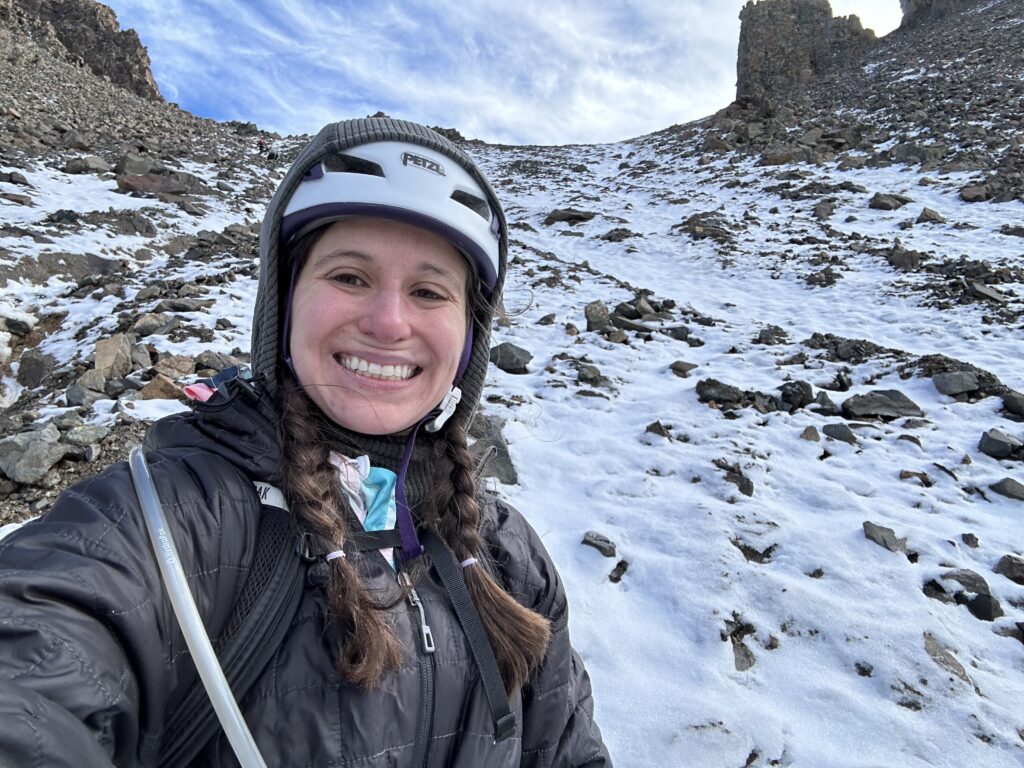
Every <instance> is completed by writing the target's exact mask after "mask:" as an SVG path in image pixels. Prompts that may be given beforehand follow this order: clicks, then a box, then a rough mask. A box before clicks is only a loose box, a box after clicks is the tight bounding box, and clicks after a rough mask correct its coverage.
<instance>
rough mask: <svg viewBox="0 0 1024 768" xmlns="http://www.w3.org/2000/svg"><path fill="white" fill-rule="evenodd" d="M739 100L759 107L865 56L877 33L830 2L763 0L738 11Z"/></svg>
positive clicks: (819, 0) (817, 0)
mask: <svg viewBox="0 0 1024 768" xmlns="http://www.w3.org/2000/svg"><path fill="white" fill-rule="evenodd" d="M740 22H741V24H740V41H739V51H738V56H737V61H736V74H737V82H736V100H737V101H739V102H744V101H747V102H754V103H761V102H764V101H765V100H767V99H773V98H776V97H778V96H780V95H782V94H785V93H788V92H790V91H792V90H793V89H794V88H797V87H799V86H801V85H804V84H807V83H809V82H810V81H812V80H813V79H815V78H817V77H818V76H820V75H822V74H825V73H827V72H832V71H835V70H837V69H838V68H840V67H842V66H843V65H844V64H845V63H846V62H848V61H850V60H852V59H856V58H859V57H861V56H863V54H864V53H866V52H867V51H868V50H870V48H871V47H872V46H873V45H874V43H875V33H874V32H872V31H871V30H869V29H868V30H866V29H864V28H863V27H862V26H861V23H860V20H859V19H858V18H857V17H856V16H846V17H839V18H835V17H833V16H832V7H831V5H829V3H828V0H761V2H754V1H753V0H751V2H748V3H747V4H746V6H744V8H743V10H742V11H740Z"/></svg>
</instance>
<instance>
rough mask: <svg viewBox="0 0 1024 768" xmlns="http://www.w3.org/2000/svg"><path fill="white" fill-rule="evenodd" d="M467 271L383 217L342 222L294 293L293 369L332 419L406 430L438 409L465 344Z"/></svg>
mask: <svg viewBox="0 0 1024 768" xmlns="http://www.w3.org/2000/svg"><path fill="white" fill-rule="evenodd" d="M468 269H469V267H468V265H467V264H466V262H465V259H464V258H463V257H462V255H461V254H460V253H459V252H458V251H457V250H455V248H454V247H453V246H452V245H451V244H450V243H449V242H448V241H447V240H445V239H444V238H442V237H440V236H439V235H435V234H434V233H433V232H429V231H427V230H425V229H420V228H419V227H413V226H411V225H409V224H402V223H399V222H395V221H388V220H386V219H370V218H358V219H349V220H346V221H339V222H336V223H334V224H332V225H331V226H330V227H328V229H327V231H326V232H325V233H324V234H323V236H322V237H320V239H319V240H317V242H316V243H315V244H314V245H313V247H312V249H310V252H309V254H308V256H307V257H306V262H305V264H304V266H303V267H302V271H301V272H300V273H299V277H298V280H297V281H296V284H295V290H294V292H293V295H292V308H291V334H290V337H289V338H290V344H291V355H292V366H293V369H294V371H295V375H296V376H297V377H298V380H299V383H300V384H301V385H302V387H303V388H304V389H305V391H306V394H308V395H309V397H310V398H311V399H312V400H313V402H314V403H316V404H317V405H318V406H319V407H320V410H321V411H323V412H324V413H325V414H326V415H327V416H328V417H329V418H330V419H331V420H332V421H334V422H335V423H336V424H339V425H340V426H342V427H345V428H347V429H351V430H353V431H356V432H362V433H363V434H368V435H386V434H392V433H396V432H402V431H404V430H406V429H408V428H409V427H411V426H413V425H414V424H415V423H416V422H418V421H419V420H420V419H422V418H423V417H424V416H426V415H427V413H429V412H430V411H431V410H432V409H433V408H434V407H436V406H437V405H438V404H439V403H440V402H441V399H442V398H443V397H444V396H445V394H446V393H447V392H448V389H449V387H451V385H452V380H453V379H454V378H455V373H456V371H457V369H458V366H459V359H460V357H461V355H462V348H463V345H464V344H465V340H466V316H467V302H468V297H467V295H466V285H467V277H468Z"/></svg>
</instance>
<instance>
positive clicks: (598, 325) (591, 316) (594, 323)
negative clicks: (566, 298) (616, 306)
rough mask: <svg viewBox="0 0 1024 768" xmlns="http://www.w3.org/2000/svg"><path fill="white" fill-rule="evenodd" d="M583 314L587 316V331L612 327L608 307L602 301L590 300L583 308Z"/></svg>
mask: <svg viewBox="0 0 1024 768" xmlns="http://www.w3.org/2000/svg"><path fill="white" fill-rule="evenodd" d="M583 314H584V316H586V318H587V330H588V331H603V330H606V329H608V328H611V327H612V319H611V316H610V315H609V314H608V307H606V306H605V305H604V302H602V301H592V302H590V303H589V304H587V306H585V307H584V308H583Z"/></svg>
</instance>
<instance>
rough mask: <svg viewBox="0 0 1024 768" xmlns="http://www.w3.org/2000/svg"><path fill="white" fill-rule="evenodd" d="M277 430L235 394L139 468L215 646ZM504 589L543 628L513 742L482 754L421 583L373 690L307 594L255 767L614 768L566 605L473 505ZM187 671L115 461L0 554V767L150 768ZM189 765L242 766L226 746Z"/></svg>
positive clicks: (387, 581)
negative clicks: (334, 641) (545, 637)
mask: <svg viewBox="0 0 1024 768" xmlns="http://www.w3.org/2000/svg"><path fill="white" fill-rule="evenodd" d="M275 434H276V433H275V430H274V427H273V425H272V424H271V423H270V422H269V421H268V420H267V418H266V417H265V416H263V415H261V414H260V412H258V411H257V409H256V408H255V407H254V406H253V404H251V403H248V402H246V401H245V400H244V399H243V398H241V397H235V398H232V399H231V400H229V401H227V402H221V403H220V404H215V405H210V404H206V405H200V406H197V408H196V409H195V410H194V411H193V412H192V413H189V414H185V415H181V416H175V417H170V418H167V419H164V420H162V421H160V422H157V423H156V424H155V425H154V426H153V428H152V429H151V430H150V434H149V436H148V437H147V445H148V447H149V448H150V451H151V452H150V454H149V462H150V466H151V469H152V472H153V477H154V480H155V482H156V486H157V489H158V491H159V494H160V497H161V499H162V501H163V505H164V508H165V510H166V512H167V514H168V516H169V518H170V519H171V525H172V528H173V535H174V538H175V541H176V542H177V545H178V548H179V550H180V555H181V560H182V564H183V566H184V569H185V573H186V575H187V576H188V578H189V581H190V585H191V587H192V589H193V593H194V594H195V595H196V602H197V605H198V606H199V609H200V612H201V613H202V615H203V619H204V622H205V624H206V627H207V629H208V630H209V631H210V634H211V635H212V636H217V635H218V634H219V633H220V631H221V629H222V628H223V627H224V625H225V622H226V621H227V619H228V618H229V616H230V614H231V609H232V606H233V604H234V601H235V599H236V598H237V596H238V594H239V592H240V590H241V588H242V585H243V584H244V582H245V580H246V575H247V573H248V569H249V568H250V566H251V559H252V552H253V549H254V543H255V540H256V536H257V533H258V531H257V526H256V525H255V522H256V521H257V520H258V519H259V514H260V502H259V499H258V497H257V494H256V491H255V487H254V485H253V482H254V481H263V482H268V483H271V484H277V480H278V478H277V476H276V472H277V465H278V446H277V441H276V439H275ZM483 534H484V538H485V541H486V542H487V545H488V547H489V550H490V554H491V555H492V558H493V566H492V567H493V568H494V569H495V571H496V575H497V577H498V578H499V579H500V580H501V583H503V584H504V585H505V587H506V588H507V589H508V590H509V592H510V593H511V594H512V595H514V596H515V597H516V599H518V600H519V601H520V602H522V603H523V604H524V605H527V606H529V607H531V608H533V609H535V610H537V611H539V612H540V613H542V614H543V615H545V616H547V617H548V618H549V619H550V620H551V622H552V628H553V634H552V641H551V646H550V649H549V650H548V654H547V657H546V658H545V661H544V663H543V664H542V666H541V667H540V669H539V670H538V671H537V672H536V674H535V675H534V676H533V677H532V679H531V680H530V681H529V682H528V684H527V685H526V686H525V688H524V689H523V690H522V692H521V693H520V694H519V695H518V696H517V697H516V699H515V700H514V701H513V702H512V704H513V711H514V712H515V713H516V717H517V721H518V723H519V729H518V731H517V733H516V734H515V736H514V737H512V738H510V739H507V740H505V741H502V742H500V743H497V744H496V743H495V742H494V737H493V734H494V728H493V723H492V721H491V718H490V712H489V709H488V706H487V702H486V698H485V695H484V691H483V687H482V686H481V684H480V681H479V675H478V672H477V668H476V666H475V664H474V663H473V661H472V659H471V656H470V651H469V648H468V645H467V642H466V638H465V636H464V634H463V632H462V630H461V628H460V626H459V623H458V621H457V619H456V617H455V615H454V613H453V611H452V609H451V606H450V602H449V600H448V598H447V596H446V594H445V592H444V590H443V589H442V588H441V587H440V586H439V584H438V583H437V582H436V581H435V577H434V576H432V575H431V576H429V577H424V578H423V579H422V580H421V582H420V583H419V584H418V585H417V591H418V593H419V595H420V598H421V600H422V602H423V604H424V609H425V615H426V620H427V622H428V623H429V625H430V627H431V629H432V631H433V638H434V642H435V645H436V649H437V650H436V652H435V653H433V654H425V653H424V652H423V651H422V649H421V647H420V643H419V637H420V635H419V633H418V623H417V613H416V611H415V610H414V609H413V607H412V606H410V605H409V603H408V602H401V603H399V604H398V605H397V606H396V607H395V608H393V609H392V610H391V619H392V620H393V622H394V625H395V627H396V630H397V633H398V636H399V637H400V638H402V639H403V641H404V643H405V646H406V654H405V656H406V660H405V664H404V665H403V667H402V668H401V669H400V670H398V671H397V672H396V673H394V674H392V675H390V676H387V677H385V679H384V680H383V681H382V683H381V684H380V685H379V687H377V688H376V689H374V690H372V691H363V690H361V689H358V688H355V687H353V686H351V685H349V684H346V683H345V681H343V680H342V679H340V678H339V676H338V674H337V673H336V672H335V670H334V667H333V663H332V656H331V650H330V648H331V638H330V637H329V636H328V635H327V633H326V631H325V626H326V622H325V619H324V615H325V596H324V593H323V590H322V588H321V587H318V586H316V585H315V583H314V584H310V585H307V587H306V589H305V592H304V594H303V597H302V600H301V603H300V605H299V608H298V611H297V613H296V615H295V617H294V619H293V621H292V623H291V626H290V628H289V630H288V634H287V636H286V637H285V640H284V642H283V643H282V645H281V646H280V648H279V649H278V651H277V653H276V654H275V656H274V657H273V658H272V660H271V662H270V664H269V665H268V666H267V668H266V669H265V670H264V672H263V673H262V675H261V676H260V677H259V679H258V680H257V681H256V684H255V685H254V686H253V687H252V688H251V689H250V690H249V692H248V693H247V694H246V695H245V696H244V697H243V699H242V701H241V709H242V712H243V714H244V716H245V718H246V720H247V722H248V724H249V727H250V729H251V730H252V732H253V736H254V737H255V739H256V743H257V744H258V746H259V748H260V751H261V752H262V754H263V756H264V759H265V760H266V763H267V765H268V766H270V767H271V768H279V767H283V766H358V767H359V768H378V767H381V768H382V767H383V766H412V765H415V764H420V765H425V766H453V767H457V768H483V767H484V766H520V765H521V766H610V765H611V761H610V759H609V757H608V753H607V751H606V749H605V747H604V745H603V743H602V741H601V735H600V732H599V730H598V728H597V725H596V724H595V723H594V721H593V717H592V715H593V703H592V700H591V693H590V683H589V679H588V677H587V673H586V670H585V669H584V667H583V664H582V662H581V661H580V659H579V657H578V656H577V655H576V653H575V651H574V650H573V649H572V647H571V645H570V642H569V633H568V629H567V619H568V611H567V606H566V597H565V592H564V589H563V586H562V583H561V581H560V580H559V577H558V573H557V572H556V570H555V567H554V565H553V563H552V562H551V558H550V557H549V556H548V554H547V552H546V551H545V550H544V546H543V545H542V544H541V542H540V539H539V538H538V537H537V534H536V533H535V532H534V531H533V529H532V528H531V527H530V525H529V524H528V523H527V522H526V521H525V520H524V519H523V518H522V516H521V515H520V514H519V513H517V512H516V511H515V510H513V509H511V508H510V507H508V506H507V505H505V504H503V503H501V502H497V501H493V500H492V501H491V502H490V503H488V504H487V505H486V506H485V514H484V523H483ZM356 562H357V563H358V565H359V567H360V569H361V571H362V573H363V576H364V578H365V579H366V581H367V583H368V585H369V586H370V587H371V589H377V588H379V589H381V590H383V591H385V592H387V591H391V590H394V589H395V575H394V572H393V571H392V569H391V567H390V566H389V565H388V564H387V563H386V562H385V561H384V559H383V557H381V556H380V555H379V554H378V553H376V552H372V553H367V554H366V555H365V556H359V557H358V558H357V559H356ZM193 675H194V666H193V664H192V661H191V657H190V655H189V653H188V651H187V649H186V646H185V643H184V640H183V638H182V635H181V632H180V630H179V628H178V624H177V621H176V619H175V618H174V615H173V613H172V609H171V607H170V604H169V602H168V600H167V598H166V595H165V592H164V589H163V586H162V584H161V581H160V576H159V573H158V569H157V565H156V562H155V560H154V557H153V553H152V550H151V547H150V544H149V542H148V539H147V533H146V530H145V527H144V525H143V523H142V521H141V517H140V512H139V509H138V504H137V500H136V496H135V492H134V490H133V486H132V481H131V478H130V475H129V472H128V469H127V466H126V465H125V464H123V463H122V464H116V465H114V466H112V467H110V468H109V469H107V470H106V471H105V472H103V473H102V474H100V475H98V476H96V477H94V478H92V479H90V480H87V481H85V482H83V483H80V484H79V485H77V486H75V487H73V488H71V489H69V490H68V491H66V492H64V493H63V494H62V495H61V496H60V498H59V499H58V501H57V502H56V504H55V505H54V506H53V508H52V509H51V510H50V511H49V512H47V513H46V514H45V515H44V516H43V517H42V518H40V519H39V520H36V521H34V522H31V523H29V524H27V525H25V526H24V527H22V528H21V529H19V530H18V531H16V532H15V533H13V534H11V535H9V536H8V537H7V538H5V539H3V540H0V724H2V725H0V766H17V767H18V768H36V767H42V766H45V767H46V768H59V767H61V766H68V767H71V766H73V767H74V768H85V767H88V768H91V767H92V766H97V767H98V766H110V765H117V766H151V765H155V764H156V761H157V758H158V756H159V749H160V741H161V738H162V729H163V727H164V724H165V723H166V720H167V717H168V714H169V713H168V698H169V696H171V695H172V693H173V692H174V691H175V689H176V688H177V687H178V686H179V685H180V684H181V682H182V681H183V680H187V679H191V678H192V676H193ZM194 765H216V766H229V765H237V762H236V760H235V757H234V754H233V753H232V751H231V749H230V747H229V745H228V743H227V740H226V738H225V737H224V736H223V735H220V736H219V737H217V738H216V739H214V740H213V741H211V742H210V744H208V745H207V746H206V748H205V749H204V750H203V752H202V753H201V755H200V757H199V759H198V760H197V761H196V762H195V763H194Z"/></svg>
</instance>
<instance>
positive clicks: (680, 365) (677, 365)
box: [669, 360, 700, 379]
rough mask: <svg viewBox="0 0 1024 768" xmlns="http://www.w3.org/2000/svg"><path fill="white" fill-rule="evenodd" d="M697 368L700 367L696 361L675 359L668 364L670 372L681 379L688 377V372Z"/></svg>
mask: <svg viewBox="0 0 1024 768" xmlns="http://www.w3.org/2000/svg"><path fill="white" fill-rule="evenodd" d="M697 368H700V366H699V365H697V364H696V363H688V362H686V361H685V360H676V361H675V362H674V363H672V365H670V366H669V369H670V370H671V371H672V373H674V374H675V375H676V376H679V377H680V378H682V379H685V378H688V377H689V376H690V372H691V371H693V370H696V369H697Z"/></svg>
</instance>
